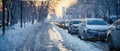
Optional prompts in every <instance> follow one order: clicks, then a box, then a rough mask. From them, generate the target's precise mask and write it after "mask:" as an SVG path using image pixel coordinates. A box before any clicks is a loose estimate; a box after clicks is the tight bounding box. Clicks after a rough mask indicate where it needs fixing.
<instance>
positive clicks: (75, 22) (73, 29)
mask: <svg viewBox="0 0 120 51" xmlns="http://www.w3.org/2000/svg"><path fill="white" fill-rule="evenodd" d="M80 23H81V19H72V20H71V21H70V24H69V26H68V32H69V33H71V34H73V33H77V32H78V26H79V24H80Z"/></svg>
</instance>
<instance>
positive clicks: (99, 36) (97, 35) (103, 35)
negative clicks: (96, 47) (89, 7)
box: [88, 32, 106, 40]
mask: <svg viewBox="0 0 120 51" xmlns="http://www.w3.org/2000/svg"><path fill="white" fill-rule="evenodd" d="M88 38H89V39H90V38H91V39H94V40H105V39H106V32H94V33H93V32H92V33H89V34H88Z"/></svg>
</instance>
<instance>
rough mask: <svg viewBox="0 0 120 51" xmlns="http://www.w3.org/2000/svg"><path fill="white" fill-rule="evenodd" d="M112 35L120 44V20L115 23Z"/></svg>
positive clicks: (116, 42)
mask: <svg viewBox="0 0 120 51" xmlns="http://www.w3.org/2000/svg"><path fill="white" fill-rule="evenodd" d="M111 36H112V39H113V42H114V44H116V45H119V44H120V40H119V39H120V22H117V23H116V24H115V28H114V29H112V30H111Z"/></svg>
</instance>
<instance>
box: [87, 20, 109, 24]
mask: <svg viewBox="0 0 120 51" xmlns="http://www.w3.org/2000/svg"><path fill="white" fill-rule="evenodd" d="M87 24H88V25H107V23H106V22H105V21H102V20H88V21H87Z"/></svg>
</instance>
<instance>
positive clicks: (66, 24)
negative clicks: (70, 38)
mask: <svg viewBox="0 0 120 51" xmlns="http://www.w3.org/2000/svg"><path fill="white" fill-rule="evenodd" d="M69 23H70V21H65V23H64V26H65V29H68V26H69Z"/></svg>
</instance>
